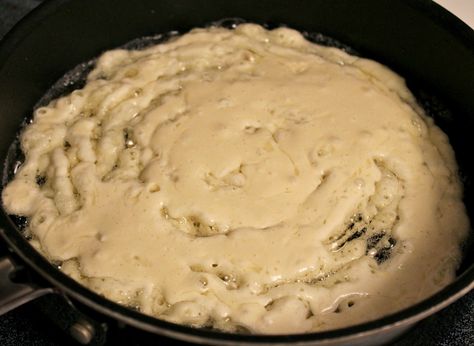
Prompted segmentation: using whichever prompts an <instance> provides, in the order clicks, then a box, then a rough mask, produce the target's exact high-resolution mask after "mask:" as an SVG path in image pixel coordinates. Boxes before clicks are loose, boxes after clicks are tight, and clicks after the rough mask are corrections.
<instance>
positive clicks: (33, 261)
mask: <svg viewBox="0 0 474 346" xmlns="http://www.w3.org/2000/svg"><path fill="white" fill-rule="evenodd" d="M223 18H243V19H245V20H247V21H252V22H258V23H262V24H268V25H270V26H276V25H279V24H281V23H283V24H286V25H288V26H291V27H293V28H296V29H299V30H302V31H307V32H312V33H324V35H326V36H318V35H316V36H314V37H313V38H314V39H315V40H320V41H325V42H323V43H326V44H332V45H338V44H339V42H342V43H343V46H344V47H346V45H347V47H351V48H352V49H354V50H355V51H356V52H357V53H358V54H361V55H362V56H365V57H369V58H372V59H375V60H378V61H380V62H382V63H384V64H387V65H388V66H390V67H391V68H393V69H394V70H396V71H397V72H398V73H400V74H401V75H402V76H404V77H406V78H407V80H408V82H409V86H410V87H411V88H412V91H413V92H414V93H415V94H416V95H417V96H418V98H419V100H420V102H421V103H422V104H423V106H424V107H425V109H426V110H427V112H428V113H429V114H430V115H431V116H433V117H434V118H435V121H436V122H437V123H438V125H440V126H441V127H442V128H443V130H444V131H445V132H446V133H447V134H448V136H449V137H450V140H451V143H452V145H453V147H454V149H455V151H456V154H457V160H458V163H459V165H460V167H461V173H462V176H463V181H464V185H465V202H466V206H467V209H468V212H469V215H471V216H472V215H473V212H472V208H473V207H472V198H473V191H472V185H471V177H472V174H473V171H472V163H471V159H470V153H469V148H471V147H472V144H473V143H471V142H472V141H473V139H472V135H470V133H471V131H472V129H473V128H474V127H473V126H474V124H473V122H474V97H473V92H474V84H473V83H474V34H473V31H472V30H471V29H469V28H468V27H467V26H466V25H464V24H463V23H461V22H460V21H459V20H457V19H456V18H454V17H453V16H451V15H450V14H448V13H447V12H446V11H444V10H443V9H441V8H440V7H439V6H437V5H435V4H433V3H431V2H430V1H421V0H399V1H388V0H387V1H385V0H383V1H381V0H372V1H369V0H367V1H366V0H363V1H357V2H354V1H344V0H332V1H324V0H321V1H296V2H293V3H289V2H284V1H259V2H252V1H235V2H220V1H217V0H216V1H191V0H189V1H135V2H129V1H111V0H99V1H92V0H91V1H80V0H76V1H74V0H72V1H48V2H46V3H45V4H44V5H42V6H41V7H40V8H39V9H37V10H36V11H34V13H32V14H31V15H29V16H28V17H27V18H25V20H23V22H22V23H21V24H20V25H19V26H17V28H16V29H15V30H14V31H13V32H12V33H10V34H9V35H8V37H7V38H6V39H5V40H4V42H3V43H2V45H1V47H0V105H1V106H0V124H1V125H0V131H2V136H0V155H1V157H2V161H3V160H4V159H5V158H6V160H5V165H4V167H3V168H4V179H3V183H4V182H5V181H6V180H7V179H8V178H9V176H10V175H11V173H12V170H13V168H14V165H15V163H16V162H17V160H18V159H21V158H19V157H18V151H17V150H15V148H12V147H11V144H12V143H13V142H14V140H15V136H16V134H17V132H18V130H19V128H20V124H21V123H22V121H23V119H25V118H28V117H29V115H30V114H31V110H32V109H33V107H34V106H35V104H37V102H38V100H40V99H41V98H42V97H43V95H44V94H45V93H46V91H47V90H50V87H51V86H52V85H54V83H55V81H56V80H58V78H60V77H61V76H62V75H63V74H64V73H65V72H66V71H69V70H71V69H72V68H73V67H75V66H77V65H78V64H79V63H81V62H85V61H89V60H90V59H92V58H94V57H95V56H97V55H98V54H100V52H102V51H104V50H106V49H110V48H113V47H116V46H119V45H122V44H124V43H125V42H128V41H130V40H132V39H134V38H137V37H143V36H148V35H155V34H158V33H166V32H169V31H170V30H178V31H180V32H185V31H187V30H189V29H190V28H192V27H196V26H203V25H206V24H209V23H211V22H214V21H216V20H221V19H223ZM224 24H225V23H224ZM326 37H330V38H334V39H336V40H330V39H326ZM82 68H85V69H87V66H85V65H82ZM75 71H76V72H78V71H79V72H81V71H83V70H81V67H79V70H75ZM71 77H72V78H71ZM75 77H76V78H75ZM79 85H80V78H79V80H78V78H77V74H76V75H68V77H67V78H66V79H65V80H63V81H62V82H60V83H59V84H56V85H55V87H54V88H53V94H54V93H59V94H60V93H62V92H66V91H69V90H71V89H73V88H75V87H77V86H79ZM47 97H50V95H49V96H48V95H47V96H46V98H47ZM43 100H45V99H43ZM7 153H8V154H9V155H8V157H7ZM21 222H22V220H18V219H14V218H12V217H9V216H7V215H5V214H2V215H1V234H2V236H3V237H4V238H5V240H6V242H7V243H8V244H9V246H10V248H11V249H12V250H13V253H12V255H10V256H9V257H6V258H3V259H2V261H1V264H0V275H1V277H0V280H2V281H0V286H1V287H2V291H1V293H2V294H1V295H0V298H3V299H1V303H2V304H1V306H2V308H3V310H7V309H9V308H11V307H14V306H16V305H18V304H20V303H22V302H25V301H27V300H29V299H32V298H35V297H37V296H40V295H43V294H48V293H55V294H57V295H56V297H57V301H58V304H60V302H61V304H63V303H64V302H66V305H68V304H73V305H74V306H75V308H72V309H71V311H72V312H68V313H64V314H61V316H60V318H61V323H62V324H63V325H64V326H65V328H68V329H69V330H70V331H71V333H72V334H73V335H74V336H75V337H76V339H77V340H79V341H82V342H91V343H101V342H103V341H104V340H105V338H106V337H107V324H108V325H109V326H110V325H112V324H114V323H115V324H116V323H117V322H120V323H125V324H129V325H132V326H134V327H136V328H137V330H145V331H148V332H151V333H156V334H163V335H168V336H172V337H175V338H178V339H182V340H188V341H195V342H205V343H214V344H243V343H247V344H276V343H280V344H281V343H293V344H321V345H330V344H331V345H332V344H341V345H343V344H350V345H355V344H369V343H372V344H377V343H381V342H384V341H387V340H389V339H390V338H393V337H396V336H397V335H398V334H399V333H401V332H403V331H404V330H406V329H407V328H409V327H410V326H411V325H412V324H413V323H415V322H416V321H418V320H420V319H422V318H424V317H426V316H428V315H430V314H432V313H434V312H436V311H437V310H439V309H441V308H442V307H443V306H445V305H447V304H449V303H450V302H452V301H454V300H455V299H457V298H458V297H459V296H461V295H462V294H464V293H466V292H467V291H468V290H469V289H471V288H472V287H473V281H474V268H473V248H472V245H469V244H467V245H466V246H465V258H464V262H463V264H462V266H461V268H460V270H459V277H458V279H457V281H456V282H454V283H453V284H452V285H450V286H448V287H447V288H446V289H444V290H443V291H441V292H440V293H438V294H437V295H435V296H433V297H431V298H430V299H427V300H425V301H423V302H421V303H419V304H417V305H415V306H413V307H411V308H409V309H406V310H404V311H401V312H400V313H396V314H393V315H391V316H388V317H386V318H382V319H379V320H377V321H373V322H370V323H365V324H363V325H359V326H355V327H351V328H345V329H341V330H337V331H332V332H324V333H313V334H305V335H285V336H255V335H253V336H248V335H232V334H224V333H219V332H215V331H210V330H200V329H193V328H187V327H183V326H177V325H174V324H170V323H166V322H163V321H159V320H156V319H154V318H151V317H147V316H144V315H142V314H140V313H138V312H135V311H132V310H129V309H126V308H124V307H121V306H119V305H117V304H114V303H111V302H109V301H107V300H105V299H103V298H102V297H100V296H98V295H96V294H94V293H92V292H90V291H89V290H87V289H85V288H83V287H82V286H80V285H78V284H77V283H76V282H74V281H73V280H71V279H70V278H68V277H66V276H64V275H63V274H62V273H61V272H59V271H58V270H57V269H56V268H55V267H54V266H52V265H51V264H50V263H49V262H47V261H46V260H45V259H44V258H43V257H41V256H40V255H39V254H38V253H36V252H35V251H34V250H33V249H32V248H31V246H30V245H29V244H28V242H27V241H26V240H25V239H24V237H23V235H22V234H21V232H19V230H18V229H19V228H21V227H20V226H21ZM19 265H24V266H26V267H28V268H29V269H30V270H29V273H30V276H32V278H29V279H28V280H26V283H25V280H24V278H22V277H21V275H16V278H15V279H14V281H16V283H15V282H11V279H10V276H9V273H10V272H14V273H21V272H20V271H17V269H18V266H19ZM18 282H22V283H21V284H18ZM103 322H105V323H103Z"/></svg>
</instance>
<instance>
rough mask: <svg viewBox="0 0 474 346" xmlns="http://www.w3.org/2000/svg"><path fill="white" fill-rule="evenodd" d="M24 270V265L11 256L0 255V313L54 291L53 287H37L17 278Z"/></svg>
mask: <svg viewBox="0 0 474 346" xmlns="http://www.w3.org/2000/svg"><path fill="white" fill-rule="evenodd" d="M24 272H25V268H24V266H22V265H20V264H18V263H16V262H15V261H14V259H12V258H11V257H8V256H5V257H0V315H3V314H5V313H7V312H8V311H10V310H13V309H15V308H17V307H19V306H20V305H23V304H25V303H27V302H29V301H31V300H33V299H36V298H39V297H41V296H44V295H45V294H49V293H55V290H54V289H53V288H43V287H38V286H36V285H34V284H32V283H25V282H20V280H17V279H19V278H20V277H21V275H22V274H24Z"/></svg>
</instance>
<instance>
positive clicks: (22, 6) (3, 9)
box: [0, 0, 474, 346]
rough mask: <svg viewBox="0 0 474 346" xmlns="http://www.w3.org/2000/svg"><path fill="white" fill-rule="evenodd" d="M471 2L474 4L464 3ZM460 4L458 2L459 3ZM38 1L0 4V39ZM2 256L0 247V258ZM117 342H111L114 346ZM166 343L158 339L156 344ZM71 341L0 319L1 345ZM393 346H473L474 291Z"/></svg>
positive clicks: (44, 328) (46, 325)
mask: <svg viewBox="0 0 474 346" xmlns="http://www.w3.org/2000/svg"><path fill="white" fill-rule="evenodd" d="M467 1H473V0H467ZM458 2H459V1H458ZM40 3H41V0H0V39H1V38H2V37H3V35H4V34H5V33H6V32H7V31H8V30H9V29H10V28H11V27H12V26H13V25H14V24H15V23H16V22H17V21H18V20H20V19H21V18H22V17H23V16H24V15H25V14H26V13H28V12H29V11H31V10H32V9H33V8H35V7H36V6H37V5H39V4H40ZM4 253H5V249H4V247H3V246H0V257H1V256H2V255H3V254H4ZM116 341H117V340H113V341H110V342H109V344H111V345H112V344H115V342H116ZM160 341H164V343H165V344H167V342H166V341H165V340H161V339H159V338H158V339H157V340H156V344H159V343H160ZM71 343H72V342H71V339H70V338H69V336H68V335H66V334H65V333H64V332H63V331H61V330H60V329H59V328H58V327H56V326H55V325H54V323H53V322H52V321H51V320H49V319H48V317H47V316H45V315H43V314H42V312H40V311H39V310H38V309H37V307H36V306H35V304H34V303H29V304H26V305H24V306H22V307H20V308H17V309H16V310H13V311H10V312H8V313H7V314H5V315H3V316H0V345H3V346H11V345H37V346H58V345H65V344H71ZM120 343H123V344H127V345H132V344H133V345H136V346H139V345H143V344H142V343H140V341H137V340H134V338H133V335H128V334H127V335H124V336H123V339H121V340H120ZM394 345H395V346H417V345H420V346H421V345H433V346H448V345H449V346H457V345H459V346H461V345H463V346H464V345H474V291H472V292H470V293H469V294H468V295H467V296H465V297H463V298H461V299H460V300H458V301H457V302H456V303H454V304H452V305H450V306H449V307H448V308H446V309H444V310H443V311H441V312H439V313H437V314H436V315H434V316H432V317H430V318H428V319H426V320H424V321H423V322H421V323H419V324H418V325H417V326H415V327H414V328H413V329H412V330H411V331H409V332H408V333H407V334H405V335H404V336H403V337H402V338H401V339H400V340H398V341H396V342H395V343H394Z"/></svg>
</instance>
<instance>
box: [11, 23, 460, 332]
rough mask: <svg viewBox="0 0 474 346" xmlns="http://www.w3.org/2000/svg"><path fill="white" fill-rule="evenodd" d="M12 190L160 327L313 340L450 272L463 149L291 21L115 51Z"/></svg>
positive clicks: (56, 258) (80, 263) (81, 265)
mask: <svg viewBox="0 0 474 346" xmlns="http://www.w3.org/2000/svg"><path fill="white" fill-rule="evenodd" d="M21 144H22V149H23V151H24V153H25V161H24V163H23V164H22V166H21V167H20V169H19V171H18V172H17V174H16V176H15V178H14V180H13V181H11V182H10V183H9V185H8V186H7V187H6V188H5V190H4V191H3V202H4V205H5V208H6V209H7V211H8V212H9V213H12V214H17V215H23V216H26V217H28V219H29V226H28V232H29V233H30V234H31V236H32V238H33V240H32V242H33V244H34V245H35V246H36V247H37V248H38V249H39V250H40V251H41V252H42V253H43V254H44V255H45V256H46V257H47V258H48V259H49V260H51V261H53V262H54V263H61V266H60V268H61V270H62V271H64V272H65V273H67V274H69V275H71V276H72V277H74V278H75V279H76V280H78V281H79V282H81V283H83V284H84V285H85V286H87V287H89V288H91V289H92V290H94V291H96V292H98V293H100V294H102V295H104V296H106V297H107V298H110V299H112V300H114V301H116V302H119V303H121V304H124V305H127V306H130V307H132V308H135V309H138V310H140V311H142V312H143V313H146V314H150V315H153V316H156V317H158V318H161V319H165V320H168V321H173V322H176V323H182V324H187V325H192V326H212V327H215V328H219V329H222V330H225V331H232V332H240V331H250V332H253V333H271V334H275V333H302V332H309V331H319V330H328V329H334V328H339V327H344V326H347V325H352V324H356V323H360V322H363V321H367V320H372V319H376V318H378V317H381V316H383V315H386V314H388V313H391V312H395V311H397V310H400V309H402V308H405V307H407V306H409V305H411V304H413V303H415V302H418V301H420V300H422V299H424V298H427V297H428V296H430V295H432V294H433V293H435V292H436V291H438V290H440V289H441V288H442V287H444V286H445V285H447V284H448V283H449V282H451V281H452V280H453V279H454V275H455V269H456V268H457V266H458V264H459V261H460V250H459V248H460V243H461V242H462V240H463V239H464V237H465V236H466V232H467V229H468V219H467V216H466V213H465V209H464V206H463V203H462V200H461V197H462V191H461V184H460V182H459V179H458V177H457V167H456V163H455V159H454V154H453V151H452V149H451V147H450V146H449V143H448V139H447V137H446V135H445V134H443V133H442V131H441V130H440V129H439V128H438V127H436V126H435V125H434V124H433V122H432V120H431V119H430V118H428V117H426V116H425V115H424V113H423V111H422V109H421V108H420V107H419V106H418V105H417V104H416V101H415V99H414V97H413V96H412V94H411V93H410V92H409V90H408V89H407V87H406V86H405V84H404V81H403V79H402V78H401V77H399V76H398V75H396V74H394V73H393V72H391V71H390V70H388V69H387V68H386V67H384V66H382V65H380V64H378V63H376V62H374V61H371V60H366V59H361V58H358V57H354V56H351V55H348V54H346V53H344V52H343V51H341V50H338V49H335V48H328V47H322V46H319V45H316V44H313V43H310V42H308V41H306V40H305V39H304V38H303V36H302V35H301V34H300V33H298V32H296V31H294V30H291V29H286V28H280V29H275V30H272V31H267V30H265V29H263V28H262V27H260V26H258V25H252V24H245V25H240V26H238V27H237V28H236V29H235V30H228V29H224V28H216V27H214V28H208V29H195V30H193V31H191V32H190V33H188V34H186V35H183V36H181V37H179V38H175V39H173V40H171V41H169V42H167V43H164V44H160V45H157V46H154V47H151V48H147V49H145V50H142V51H127V50H113V51H109V52H106V53H105V54H103V55H102V56H101V57H100V59H99V60H98V62H97V65H96V67H95V69H94V70H93V71H92V73H91V74H90V75H89V77H88V81H87V84H86V85H85V87H84V88H83V89H81V90H76V91H74V92H73V93H72V94H70V95H68V96H65V97H62V98H60V99H58V100H56V101H53V102H52V103H51V104H50V105H48V106H47V107H42V108H39V109H38V110H36V112H35V115H34V121H33V122H32V123H31V124H30V125H28V126H27V127H26V129H25V130H24V132H23V134H22V135H21Z"/></svg>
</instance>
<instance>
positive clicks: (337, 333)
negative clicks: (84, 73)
mask: <svg viewBox="0 0 474 346" xmlns="http://www.w3.org/2000/svg"><path fill="white" fill-rule="evenodd" d="M403 1H404V2H405V3H407V4H409V5H410V6H412V7H416V8H417V9H422V10H423V11H425V13H426V15H427V16H431V18H432V19H433V20H436V22H437V23H438V24H439V25H443V27H445V28H449V30H450V31H453V32H456V34H457V35H459V33H461V34H462V35H461V36H459V37H460V40H462V42H463V45H464V46H465V47H467V48H468V49H470V50H472V51H473V52H474V31H473V30H472V29H470V28H469V27H468V26H467V25H466V24H465V23H463V22H462V21H461V20H460V19H458V18H457V17H455V16H454V15H452V14H450V13H449V12H447V11H446V10H444V8H442V7H441V6H440V5H438V4H436V3H434V2H432V1H429V0H409V1H407V0H403ZM68 2H69V0H48V1H45V2H44V3H42V4H41V5H39V6H38V7H37V8H36V9H34V10H33V11H32V12H31V13H29V14H28V15H26V16H25V17H24V18H23V19H22V20H21V21H20V22H19V23H18V24H17V25H16V26H15V27H14V28H13V29H12V30H11V31H10V32H9V33H7V34H6V35H5V36H4V38H3V39H2V40H1V41H0V71H1V70H2V68H3V65H4V62H5V60H6V59H7V58H8V55H9V53H10V52H11V51H12V50H13V49H14V48H15V46H16V44H18V43H19V42H21V40H22V39H24V38H25V37H27V35H28V34H29V33H30V32H31V30H33V29H34V27H35V26H36V25H37V24H38V23H40V22H41V21H42V20H44V19H45V18H46V17H48V16H49V15H52V14H54V11H56V10H57V9H59V7H61V6H62V5H63V4H65V3H68ZM2 168H3V167H2ZM2 189H3V187H1V188H0V193H1V190H2ZM0 220H1V222H0V235H1V236H2V237H3V238H4V239H5V241H6V242H7V244H8V245H9V246H10V247H11V248H12V250H13V252H14V253H16V254H17V255H18V256H19V257H20V258H21V259H22V260H23V261H24V262H25V263H26V264H28V265H29V266H30V267H31V268H32V269H33V270H35V271H36V272H37V273H39V274H40V275H41V276H42V277H44V278H45V279H46V280H47V281H48V282H50V283H51V284H52V285H54V286H55V287H57V288H59V289H60V290H62V291H64V292H65V293H66V294H67V295H69V296H71V297H73V298H74V299H76V300H78V301H80V302H81V303H84V304H85V305H88V306H90V307H92V308H94V309H95V310H97V311H99V312H101V313H104V314H105V315H107V316H110V317H112V318H116V319H117V320H120V321H122V322H124V323H126V324H129V325H132V326H134V327H137V328H139V329H142V330H146V331H150V332H154V333H158V334H162V335H167V336H172V337H175V338H180V339H183V336H186V337H187V340H189V341H219V342H223V343H242V342H245V343H248V344H253V343H288V342H299V343H302V344H305V343H310V342H315V341H318V342H319V341H320V342H325V341H327V342H336V341H344V340H347V339H349V338H350V339H351V340H352V339H353V338H358V337H365V336H367V335H371V334H376V333H378V332H380V331H383V330H385V329H388V328H393V327H402V326H406V325H409V324H412V323H414V322H417V321H419V320H421V319H423V318H425V317H427V316H429V315H431V314H433V313H435V312H437V311H439V310H441V309H442V308H444V307H445V306H447V305H449V304H450V303H452V302H453V301H455V300H457V299H458V298H460V297H461V296H463V295H464V294H466V293H467V292H469V291H470V290H471V289H474V264H472V265H471V266H470V267H469V268H468V269H467V270H465V271H464V273H462V274H461V275H460V276H459V277H457V278H456V280H455V281H454V282H453V283H452V284H450V285H448V286H447V287H445V288H444V289H442V290H441V291H439V292H438V293H436V294H435V295H433V296H431V297H428V298H427V299H425V300H423V301H421V302H419V303H417V304H415V305H412V306H410V307H408V308H406V309H404V310H401V311H399V312H396V313H393V314H391V315H388V316H385V317H382V318H380V319H377V320H374V321H370V322H365V323H362V324H358V325H355V326H351V327H346V328H341V329H336V330H330V331H325V332H316V333H307V334H290V335H241V334H231V333H224V332H219V331H209V330H202V329H196V328H192V327H187V326H182V325H177V324H174V323H170V322H166V321H162V320H160V319H157V318H154V317H151V316H147V315H144V314H142V313H139V312H135V311H132V310H130V309H127V308H125V307H123V306H121V305H119V304H117V303H114V302H112V301H109V300H107V299H105V298H104V297H102V296H100V295H98V294H96V293H94V292H92V291H90V290H89V289H87V288H85V287H83V286H81V285H80V284H78V283H77V282H76V281H74V280H73V279H71V278H70V277H68V276H67V275H65V274H63V273H62V272H60V271H59V270H57V269H55V268H54V267H53V266H52V265H51V263H50V262H49V261H47V260H46V259H45V258H44V257H42V256H41V255H40V254H39V253H38V252H37V251H36V250H34V249H33V247H32V246H31V245H30V244H29V243H28V241H27V240H26V239H25V238H24V237H23V236H22V235H21V234H20V232H18V231H17V230H16V227H15V225H14V224H13V222H12V220H11V219H10V217H9V216H8V215H7V214H6V213H5V211H4V210H3V208H2V213H1V217H0ZM189 337H191V339H192V340H191V339H190V338H189Z"/></svg>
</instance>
